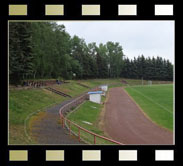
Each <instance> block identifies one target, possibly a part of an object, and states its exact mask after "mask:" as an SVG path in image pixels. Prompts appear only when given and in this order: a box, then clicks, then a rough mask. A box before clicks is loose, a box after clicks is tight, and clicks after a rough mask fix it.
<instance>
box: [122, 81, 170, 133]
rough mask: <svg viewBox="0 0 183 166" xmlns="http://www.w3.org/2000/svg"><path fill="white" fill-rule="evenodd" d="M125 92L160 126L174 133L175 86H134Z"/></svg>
mask: <svg viewBox="0 0 183 166" xmlns="http://www.w3.org/2000/svg"><path fill="white" fill-rule="evenodd" d="M125 90H126V91H127V92H128V93H129V95H130V96H132V98H133V99H134V100H135V101H136V103H137V104H138V105H139V106H140V107H141V108H142V110H143V111H144V112H145V113H146V114H147V115H148V116H149V117H150V118H151V119H152V121H154V122H156V123H157V124H158V125H160V126H162V127H165V128H167V129H170V130H171V131H173V85H172V84H167V85H152V86H134V87H133V86H132V87H127V88H125Z"/></svg>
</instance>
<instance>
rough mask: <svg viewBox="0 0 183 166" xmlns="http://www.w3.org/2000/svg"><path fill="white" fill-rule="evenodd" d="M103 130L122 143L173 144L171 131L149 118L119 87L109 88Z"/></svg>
mask: <svg viewBox="0 0 183 166" xmlns="http://www.w3.org/2000/svg"><path fill="white" fill-rule="evenodd" d="M104 130H105V132H106V133H107V134H108V136H109V137H111V138H112V139H114V140H116V141H119V142H121V143H123V144H127V145H129V144H140V145H144V144H151V145H159V144H161V145H165V144H166V145H169V144H171V145H172V144H173V132H171V131H168V130H166V129H163V128H161V127H159V126H158V125H156V124H155V123H153V122H152V121H151V120H149V119H148V118H147V117H146V116H145V115H144V114H143V113H142V111H141V110H140V108H139V107H138V106H137V105H136V103H135V102H134V101H133V100H132V99H131V98H130V97H129V96H128V94H127V93H126V92H125V91H124V90H123V88H121V87H117V88H111V89H110V91H109V98H108V101H107V102H106V104H105V115H104Z"/></svg>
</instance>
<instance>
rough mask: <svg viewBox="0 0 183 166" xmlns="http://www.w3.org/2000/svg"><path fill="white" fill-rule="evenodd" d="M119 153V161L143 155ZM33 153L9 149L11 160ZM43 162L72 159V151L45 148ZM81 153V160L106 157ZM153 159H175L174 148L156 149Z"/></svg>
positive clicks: (21, 159)
mask: <svg viewBox="0 0 183 166" xmlns="http://www.w3.org/2000/svg"><path fill="white" fill-rule="evenodd" d="M116 152H117V153H118V155H117V156H115V157H116V158H115V160H116V161H117V162H119V161H121V162H122V161H140V160H141V159H142V157H144V156H140V155H139V153H138V150H118V151H116ZM31 153H34V152H33V151H31V150H30V152H29V151H28V150H9V154H8V156H9V162H19V163H20V162H28V161H29V160H33V159H34V158H32V156H33V155H31ZM42 153H43V154H42V156H43V157H42V158H41V160H42V163H43V162H50V161H52V162H54V161H57V162H58V161H59V162H63V161H67V160H68V159H69V160H72V156H71V153H69V152H67V151H65V150H43V151H42ZM79 153H80V158H79V160H80V161H102V160H105V159H106V156H105V155H106V153H105V155H103V152H102V151H101V150H80V151H78V154H79ZM110 155H111V154H110V152H109V154H108V156H110ZM41 160H40V161H41ZM152 160H154V161H155V162H158V161H169V162H171V161H174V150H155V151H154V156H152Z"/></svg>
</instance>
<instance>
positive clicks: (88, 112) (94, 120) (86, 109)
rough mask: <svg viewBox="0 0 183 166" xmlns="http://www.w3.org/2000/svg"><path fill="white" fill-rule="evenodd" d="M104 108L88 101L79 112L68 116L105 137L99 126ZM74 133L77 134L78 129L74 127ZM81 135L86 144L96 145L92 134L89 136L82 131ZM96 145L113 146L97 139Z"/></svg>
mask: <svg viewBox="0 0 183 166" xmlns="http://www.w3.org/2000/svg"><path fill="white" fill-rule="evenodd" d="M102 108H103V105H101V104H97V103H93V102H91V101H86V102H84V103H83V104H82V105H81V106H80V107H79V108H78V109H77V110H75V111H73V112H71V113H70V114H68V116H67V118H68V119H70V120H71V121H72V122H75V123H76V124H78V125H79V126H81V127H83V128H85V129H87V130H89V131H91V132H93V133H96V134H98V135H102V136H105V135H104V132H103V131H102V130H100V129H99V126H98V120H99V116H100V113H101V110H102ZM83 121H86V122H89V123H91V124H87V123H84V122H83ZM72 131H74V132H75V133H76V134H77V133H78V128H76V127H75V126H74V125H72ZM80 135H81V138H82V139H84V140H85V141H86V142H88V143H90V144H93V143H94V136H92V135H91V134H88V133H86V132H84V131H82V130H81V132H80ZM96 144H111V143H110V142H108V141H105V140H103V139H101V138H96Z"/></svg>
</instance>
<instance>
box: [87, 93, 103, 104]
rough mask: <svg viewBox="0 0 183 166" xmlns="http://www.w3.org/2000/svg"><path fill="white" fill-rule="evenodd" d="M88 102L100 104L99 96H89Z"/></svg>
mask: <svg viewBox="0 0 183 166" xmlns="http://www.w3.org/2000/svg"><path fill="white" fill-rule="evenodd" d="M89 100H90V101H92V102H94V103H98V104H100V103H101V94H90V95H89Z"/></svg>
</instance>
